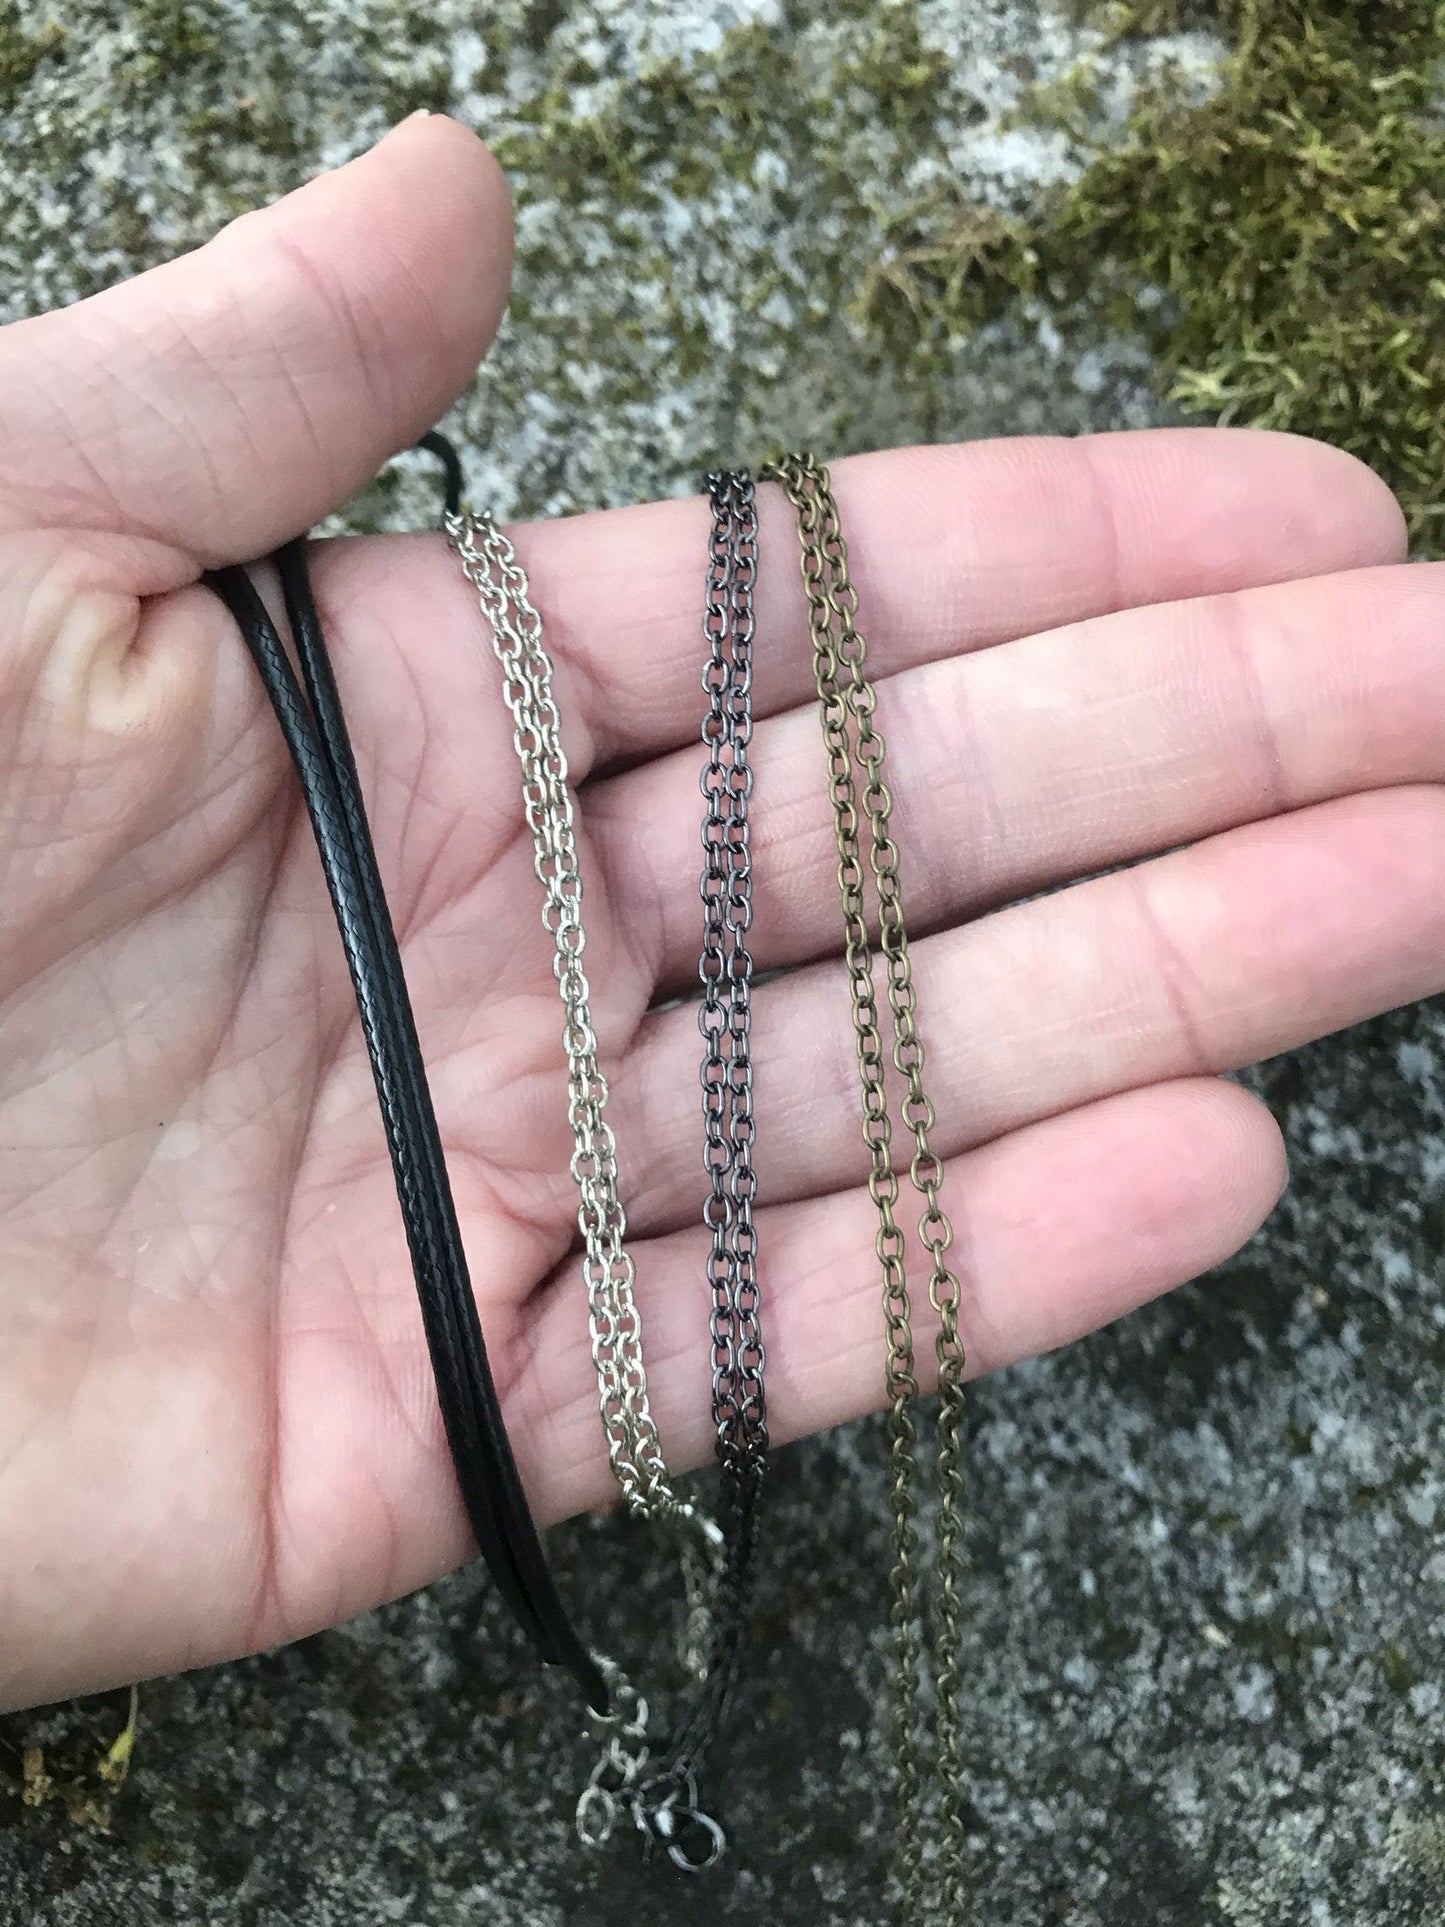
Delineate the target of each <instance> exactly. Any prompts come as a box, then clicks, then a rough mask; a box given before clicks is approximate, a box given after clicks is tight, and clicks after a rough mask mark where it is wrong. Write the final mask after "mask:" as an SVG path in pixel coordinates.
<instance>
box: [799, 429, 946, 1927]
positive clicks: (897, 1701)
mask: <svg viewBox="0 0 1445 1927" xmlns="http://www.w3.org/2000/svg"><path fill="white" fill-rule="evenodd" d="M762 474H763V477H764V479H767V478H775V479H776V480H778V481H779V482H781V484H782V486H783V489H784V492H785V493H786V495H787V497H788V500H789V501H790V502H791V503H792V506H793V508H794V510H795V511H796V513H797V517H798V537H799V542H800V544H801V547H802V565H803V584H804V588H805V590H806V593H807V598H808V611H809V627H810V630H811V633H812V639H813V669H814V679H815V681H816V684H817V690H818V701H819V704H820V707H821V710H822V721H823V734H824V739H825V742H826V746H827V753H828V781H829V795H830V798H831V801H832V805H833V817H834V829H835V832H836V837H837V844H838V881H839V887H840V890H841V894H842V900H843V920H844V925H845V929H846V951H845V954H846V958H847V965H848V975H849V984H850V988H851V996H852V1005H853V1024H854V1031H855V1033H856V1039H857V1049H858V1068H859V1075H860V1081H861V1085H862V1093H863V1138H864V1142H865V1144H866V1145H867V1147H868V1153H869V1167H870V1168H869V1177H868V1189H869V1193H870V1195H871V1196H872V1199H873V1203H874V1206H875V1208H876V1210H877V1213H878V1234H877V1241H876V1242H877V1251H878V1259H879V1263H880V1265H881V1266H882V1271H883V1311H884V1321H885V1325H886V1330H887V1370H886V1384H887V1393H888V1433H889V1446H888V1450H889V1466H890V1473H891V1480H892V1500H893V1534H892V1558H893V1564H892V1571H891V1575H890V1584H891V1589H892V1608H891V1615H890V1618H891V1625H892V1629H893V1638H894V1680H893V1689H894V1733H895V1748H896V1770H897V1780H898V1791H899V1802H900V1811H899V1821H898V1828H897V1845H896V1863H895V1864H896V1878H897V1882H898V1887H899V1892H900V1899H901V1905H902V1921H903V1927H921V1924H922V1923H924V1922H928V1921H937V1922H940V1923H944V1927H955V1924H956V1923H961V1922H962V1921H963V1920H964V1919H965V1917H966V1909H965V1897H964V1896H965V1879H966V1871H967V1869H966V1857H967V1830H966V1825H965V1820H964V1793H965V1785H964V1769H963V1744H962V1742H963V1736H962V1726H961V1708H960V1703H959V1701H960V1685H961V1680H960V1673H959V1662H960V1655H961V1650H962V1638H963V1608H962V1596H961V1586H962V1568H963V1552H964V1545H963V1517H962V1499H963V1491H962V1486H963V1455H962V1445H963V1417H964V1363H965V1361H964V1351H963V1344H962V1340H961V1338H960V1334H959V1327H958V1300H959V1285H958V1279H957V1278H956V1276H955V1275H954V1273H953V1272H952V1271H951V1270H950V1269H949V1266H948V1262H947V1252H948V1249H949V1246H950V1245H951V1244H952V1242H953V1228H952V1226H951V1224H950V1222H949V1219H948V1215H947V1213H946V1212H945V1211H944V1209H943V1205H942V1202H941V1198H940V1190H941V1185H942V1180H943V1167H942V1164H941V1162H940V1160H939V1159H938V1157H937V1156H936V1154H935V1153H934V1152H933V1150H932V1148H931V1145H930V1133H931V1131H932V1129H933V1126H934V1121H935V1120H934V1112H933V1106H932V1104H931V1103H930V1102H929V1100H928V1097H927V1096H926V1094H925V1091H924V1086H923V1069H924V1051H923V1043H922V1040H921V1038H920V1036H919V1034H918V1026H917V1014H916V1012H917V1005H916V998H915V995H914V989H913V974H912V966H911V962H910V958H909V951H908V935H907V930H906V926H905V923H904V917H903V892H902V884H901V880H900V875H899V858H898V848H897V845H896V844H895V842H894V840H893V834H892V814H893V798H892V795H891V793H890V791H889V789H888V785H887V783H886V781H885V780H884V751H885V745H884V741H883V737H882V734H881V733H880V731H879V729H878V727H877V723H876V720H875V710H876V705H877V694H876V691H875V689H874V686H873V684H872V683H871V682H870V681H869V679H868V676H867V674H866V664H867V643H866V641H865V640H864V638H863V636H862V635H861V634H860V632H859V630H858V627H857V613H858V595H857V591H856V590H855V589H854V587H853V584H852V580H851V578H850V576H849V572H848V551H847V546H846V544H845V543H844V540H843V534H842V529H841V525H840V523H839V519H838V509H837V504H836V502H835V501H834V499H833V494H832V490H831V488H830V486H829V481H828V472H827V470H826V469H825V468H823V467H822V466H821V465H820V464H819V463H818V462H817V461H816V460H815V459H814V458H813V457H812V456H810V455H786V456H783V457H782V458H781V459H780V460H778V461H777V462H775V463H772V464H770V465H769V466H768V467H767V468H765V469H764V470H763V471H762ZM860 786H861V792H862V794H861V808H862V815H863V816H864V817H866V818H867V824H868V839H869V852H868V856H869V868H870V869H871V871H872V875H873V881H874V886H875V891H876V895H877V900H878V926H879V942H880V948H881V951H882V955H883V960H884V965H885V970H886V980H887V995H888V1003H889V1010H890V1013H891V1016H892V1030H893V1051H892V1057H893V1062H894V1064H895V1066H896V1067H897V1069H898V1071H899V1073H900V1075H901V1076H902V1078H903V1080H904V1082H905V1085H906V1095H905V1097H904V1099H903V1103H902V1105H901V1107H900V1108H901V1115H902V1119H903V1122H904V1125H905V1126H906V1128H907V1131H908V1133H909V1136H910V1137H911V1139H912V1154H911V1158H910V1163H909V1177H910V1180H911V1182H912V1184H913V1187H914V1189H915V1191H917V1193H918V1194H919V1196H920V1197H921V1198H922V1199H923V1205H924V1208H923V1213H922V1216H921V1218H920V1220H919V1227H918V1229H919V1236H920V1239H921V1240H922V1242H923V1244H924V1246H925V1247H926V1249H927V1252H928V1256H929V1261H930V1274H929V1284H928V1291H929V1298H930V1300H931V1302H932V1304H933V1307H934V1310H935V1312H936V1313H937V1316H938V1322H939V1330H938V1337H937V1340H936V1349H937V1357H938V1389H939V1411H938V1433H937V1453H936V1471H937V1481H938V1551H937V1559H936V1564H935V1569H934V1573H933V1587H932V1632H933V1649H934V1681H933V1685H934V1691H935V1694H936V1701H937V1715H936V1725H935V1734H934V1749H933V1764H934V1768H935V1772H936V1778H937V1793H938V1807H939V1812H938V1834H939V1840H938V1848H939V1851H938V1855H937V1873H936V1878H934V1879H933V1881H932V1882H930V1880H929V1878H928V1874H927V1869H926V1864H925V1860H924V1855H923V1832H924V1812H923V1806H924V1780H925V1774H924V1767H925V1745H924V1742H925V1737H926V1731H927V1729H926V1713H925V1708H926V1683H925V1680H924V1676H923V1668H922V1665H921V1661H922V1658H923V1652H922V1640H921V1637H920V1624H921V1621H922V1617H923V1613H922V1601H923V1585H922V1581H921V1578H920V1574H919V1568H918V1528H917V1512H918V1484H919V1468H918V1436H917V1425H916V1421H915V1418H914V1413H913V1406H914V1401H915V1400H916V1398H917V1395H918V1379H917V1374H916V1368H915V1360H914V1347H913V1310H912V1301H911V1297H910V1293H909V1286H908V1276H907V1270H906V1265H905V1238H904V1232H903V1228H902V1227H901V1226H900V1225H899V1224H898V1222H897V1216H896V1207H897V1203H898V1196H899V1185H898V1176H897V1173H896V1171H895V1170H894V1160H893V1125H892V1120H891V1117H890V1115H889V1109H888V1097H887V1091H886V1087H885V1082H884V1062H883V1043H882V1037H881V1034H880V1028H879V1012H878V998H877V993H876V991H875V989H874V982H873V954H872V948H871V945H870V942H869V935H868V925H867V920H866V914H865V902H864V880H865V879H864V869H863V858H862V851H861V847H860V840H859V834H860V796H859V791H860ZM930 1887H931V1891H930Z"/></svg>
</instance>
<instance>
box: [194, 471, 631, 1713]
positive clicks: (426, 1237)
mask: <svg viewBox="0 0 1445 1927" xmlns="http://www.w3.org/2000/svg"><path fill="white" fill-rule="evenodd" d="M418 446H419V447H421V448H424V449H426V450H428V451H429V452H430V453H432V454H435V455H437V456H439V457H440V459H441V461H442V463H443V466H444V469H445V487H446V500H447V506H448V508H449V509H451V508H452V507H454V506H455V505H456V504H458V503H459V502H460V499H461V464H460V462H459V460H458V458H457V454H456V451H455V449H454V448H453V447H452V445H451V444H450V442H448V441H447V440H446V439H445V438H444V437H443V436H441V435H438V434H429V435H427V436H425V437H424V438H423V439H422V441H421V442H420V443H419V444H418ZM273 560H274V562H275V565H276V568H277V571H278V573H279V576H280V580H281V588H282V593H283V595H284V597H285V602H286V615H287V621H288V623H289V625H290V629H291V634H292V639H293V642H294V644H295V649H296V657H297V661H298V662H299V663H300V666H301V677H302V679H303V681H304V685H305V687H304V693H303V688H302V682H301V681H298V679H297V675H296V671H295V669H294V668H293V667H292V664H291V660H290V657H289V656H288V655H287V652H286V648H285V645H284V644H283V642H282V640H281V637H280V635H279V634H278V633H277V630H276V627H275V624H274V623H273V622H272V621H271V618H270V615H269V614H268V613H267V610H266V607H265V605H264V603H263V602H262V600H261V597H260V595H259V594H258V592H257V590H256V587H255V585H254V583H253V582H252V580H251V577H250V576H249V574H248V573H247V571H246V570H245V569H243V568H239V567H228V568H221V569H213V570H209V571H207V573H206V574H205V575H204V576H203V577H202V581H203V582H204V583H205V585H206V587H207V588H209V589H211V590H212V591H214V593H215V594H216V595H217V596H219V597H220V599H221V601H222V602H224V603H225V605H226V607H227V608H228V609H229V610H230V612H231V614H232V616H233V617H234V618H235V621H236V624H237V626H238V628H239V629H240V631H241V635H242V638H243V640H244V641H245V644H246V647H247V649H248V650H249V651H250V654H251V658H252V660H253V661H254V663H255V664H256V668H257V670H258V672H259V674H260V677H261V681H262V683H263V684H264V686H265V690H266V694H267V696H268V697H269V698H270V701H271V706H272V708H273V709H274V711H275V713H276V720H277V722H278V724H279V725H280V728H281V732H282V734H283V736H284V737H285V739H286V745H287V748H288V749H289V750H290V752H291V760H292V762H293V764H294V765H295V769H296V774H297V778H298V780H299V782H300V785H301V794H302V798H303V800H304V802H305V804H306V810H307V814H308V816H309V818H310V821H311V828H312V831H313V834H314V835H315V838H316V848H317V852H318V854H319V856H320V859H321V867H322V871H323V873H324V875H325V878H326V885H327V889H328V891H329V892H330V895H331V903H332V908H333V910H334V911H335V915H336V925H337V929H338V931H339V933H340V936H341V942H342V946H343V949H344V950H345V953H346V962H347V967H348V969H349V970H350V973H351V982H352V987H353V989H354V991H355V994H356V1004H357V1010H358V1013H359V1015H360V1018H361V1027H362V1031H363V1034H364V1035H365V1038H366V1046H367V1051H368V1054H369V1056H370V1059H371V1068H372V1075H373V1077H374V1079H375V1082H376V1093H377V1099H378V1102H379V1104H380V1107H381V1116H382V1123H383V1126H384V1128H385V1132H386V1140H387V1148H388V1150H389V1151H390V1153H391V1163H392V1171H393V1174H394V1176H395V1179H396V1190H397V1199H398V1202H399V1204H400V1206H401V1213H402V1220H403V1223H404V1225H405V1228H406V1238H407V1245H408V1248H409V1250H410V1253H411V1261H412V1270H413V1274H414V1277H415V1281H416V1289H417V1297H418V1299H419V1301H420V1304H421V1312H422V1322H423V1326H424V1328H425V1332H426V1340H427V1349H428V1351H429V1353H430V1356H431V1364H432V1371H433V1373H434V1375H435V1378H436V1386H437V1399H438V1402H439V1404H440V1406H441V1413H442V1419H443V1422H444V1424H445V1427H446V1434H447V1441H448V1444H449V1445H450V1447H451V1454H452V1461H453V1463H454V1465H455V1467H456V1473H457V1481H458V1484H459V1485H460V1487H461V1492H462V1498H463V1501H464V1503H465V1505H466V1509H467V1516H468V1518H469V1519H470V1521H471V1525H472V1530H473V1532H474V1533H475V1535H476V1540H477V1546H478V1548H479V1550H480V1552H481V1554H482V1557H483V1558H484V1559H485V1560H486V1562H487V1565H488V1566H489V1567H490V1569H491V1572H492V1576H493V1578H494V1579H495V1580H496V1583H497V1588H498V1590H499V1591H500V1593H501V1594H502V1597H503V1598H504V1599H505V1601H506V1603H507V1605H508V1607H509V1608H510V1609H511V1612H512V1614H513V1616H514V1617H515V1618H516V1620H517V1622H518V1624H519V1625H520V1626H521V1627H522V1629H523V1631H524V1632H525V1633H526V1634H527V1636H528V1638H529V1639H530V1640H531V1641H532V1643H533V1645H534V1646H535V1647H536V1649H537V1651H538V1652H539V1653H540V1655H541V1657H542V1658H543V1660H544V1661H546V1662H547V1663H548V1664H552V1665H560V1666H563V1667H565V1668H566V1670H567V1671H568V1672H569V1673H571V1675H572V1677H573V1678H574V1679H575V1680H576V1681H577V1683H578V1685H579V1686H580V1687H581V1689H582V1693H583V1695H584V1697H585V1698H586V1700H587V1702H588V1704H589V1705H590V1706H591V1707H592V1708H593V1709H594V1711H596V1712H598V1713H600V1714H603V1715H606V1714H607V1713H608V1712H609V1710H610V1700H611V1695H610V1693H609V1691H608V1687H607V1682H606V1677H605V1675H604V1673H603V1670H602V1668H601V1666H600V1665H599V1664H598V1662H597V1659H596V1658H595V1656H594V1655H593V1654H592V1653H591V1652H590V1651H589V1650H588V1648H587V1646H586V1645H585V1643H584V1642H583V1641H582V1639H581V1638H580V1637H579V1635H578V1633H577V1632H576V1630H575V1628H574V1627H573V1625H572V1623H571V1621H570V1619H569V1617H568V1615H567V1611H566V1608H565V1607H564V1605H563V1603H562V1601H561V1598H560V1597H559V1595H558V1593H557V1589H556V1585H555V1583H554V1581H553V1579H552V1575H551V1572H550V1570H549V1569H548V1566H547V1561H546V1556H545V1554H544V1553H543V1550H542V1544H541V1540H540V1539H539V1537H538V1534H537V1529H536V1526H535V1525H534V1524H533V1521H532V1516H531V1513H530V1511H529V1510H528V1507H527V1501H526V1495H525V1494H524V1492H523V1490H522V1482H521V1479H520V1477H519V1475H518V1472H517V1467H516V1461H515V1460H514V1458H513V1456H512V1450H511V1446H510V1444H509V1442H508V1439H507V1432H506V1426H505V1423H504V1421H503V1418H502V1412H501V1407H500V1404H499V1403H498V1400H497V1394H496V1387H495V1385H494V1384H493V1381H492V1374H491V1369H490V1367H489V1365H488V1363H487V1350H486V1345H485V1343H484V1341H483V1338H482V1330H481V1324H480V1321H479V1319H478V1316H477V1305H476V1298H475V1296H474V1294H473V1292H472V1285H471V1278H470V1275H469V1273H468V1270H467V1261H466V1254H465V1252H464V1250H463V1247H462V1239H461V1231H460V1227H459V1225H458V1223H457V1215H456V1205H455V1202H454V1200H453V1197H452V1190H451V1185H450V1182H449V1180H448V1178H447V1171H446V1161H445V1157H444V1154H443V1151H442V1143H441V1135H440V1133H439V1131H438V1129H437V1122H436V1114H435V1111H434V1110H433V1107H432V1102H431V1093H430V1091H429V1089H428V1086H427V1080H426V1069H425V1065H424V1063H423V1060H422V1055H421V1046H420V1043H419V1041H418V1038H417V1033H416V1024H415V1020H414V1017H413V1014H412V1008H411V1000H410V998H409V996H408V994H407V988H406V979H405V975H404V973H403V970H402V963H401V953H400V950H399V948H398V946H397V941H396V934H395V931H394V929H393V927H392V922H391V916H390V913H389V911H388V909H387V903H386V895H385V892H384V890H383V887H382V882H381V876H380V871H379V869H378V866H377V861H376V851H375V848H374V846H373V843H372V838H371V832H370V827H369V825H368V823H367V817H366V809H365V805H364V803H363V800H362V794H361V783H360V778H359V776H358V773H357V768H356V760H355V757H354V755H353V753H352V749H351V741H350V738H349V736H348V733H347V729H346V723H345V718H344V716H343V713H342V708H341V698H340V694H339V692H338V690H337V686H336V678H335V675H334V672H333V670H332V665H331V658H330V655H329V653H328V651H327V647H326V641H325V637H324V635H323V633H322V625H321V617H320V614H319V611H318V610H317V606H316V600H315V596H314V594H313V593H312V588H311V580H310V572H309V570H308V567H307V543H306V539H305V538H304V537H303V538H301V539H299V540H297V541H294V542H289V543H287V544H286V545H285V547H284V548H282V549H279V550H278V551H277V552H276V555H275V556H274V558H273Z"/></svg>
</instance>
